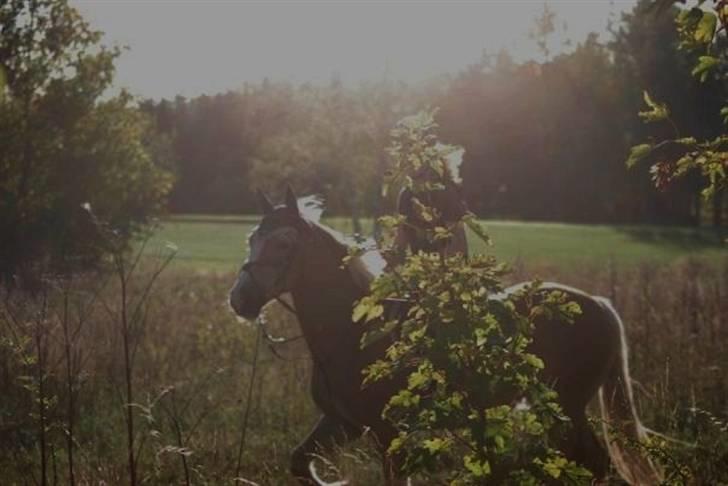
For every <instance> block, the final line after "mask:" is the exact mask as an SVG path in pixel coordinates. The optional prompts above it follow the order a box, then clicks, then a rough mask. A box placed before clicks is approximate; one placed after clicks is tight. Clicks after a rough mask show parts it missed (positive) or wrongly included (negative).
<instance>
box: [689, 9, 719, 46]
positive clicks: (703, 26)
mask: <svg viewBox="0 0 728 486" xmlns="http://www.w3.org/2000/svg"><path fill="white" fill-rule="evenodd" d="M717 25H718V17H717V16H716V15H715V14H714V13H713V12H707V11H703V16H702V17H701V18H700V21H699V22H698V25H697V26H696V28H695V34H694V36H695V40H696V41H697V42H700V43H702V44H710V43H712V42H713V36H715V28H716V27H717Z"/></svg>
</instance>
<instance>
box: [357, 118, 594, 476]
mask: <svg viewBox="0 0 728 486" xmlns="http://www.w3.org/2000/svg"><path fill="white" fill-rule="evenodd" d="M435 128H436V125H435V123H434V121H433V113H432V112H423V113H420V114H419V115H417V116H415V117H411V118H407V119H405V120H403V121H402V122H401V123H400V125H399V126H398V128H397V129H395V130H394V131H393V137H394V143H393V145H392V149H391V155H392V156H393V158H394V163H395V166H394V169H393V171H392V173H391V179H392V180H395V181H404V182H403V183H404V184H405V185H407V186H408V187H409V188H410V189H411V190H412V191H413V193H414V195H415V199H416V202H415V207H417V208H420V211H421V212H422V216H423V218H424V219H425V220H426V221H437V210H436V209H435V208H430V207H427V206H426V205H425V203H424V201H425V200H426V198H425V197H420V198H419V199H418V198H417V196H418V195H421V194H422V193H423V191H432V190H439V189H440V188H442V187H444V182H445V181H446V178H448V177H451V175H450V170H449V169H448V167H447V156H448V155H449V154H450V153H452V151H453V147H450V146H446V145H441V144H438V143H437V139H436V137H435V135H434V130H435ZM422 170H430V171H431V172H432V173H433V174H436V175H437V176H436V177H435V178H434V179H432V180H429V181H428V182H422V180H421V178H419V177H417V175H416V174H418V173H420V172H421V171H422ZM466 219H467V222H468V224H469V225H470V226H471V227H476V223H475V222H474V220H473V219H472V218H466ZM383 223H385V224H389V225H391V224H398V223H399V220H398V219H397V218H387V219H385V220H384V221H383ZM476 228H477V227H476ZM478 233H479V234H482V233H483V232H482V230H478ZM449 235H450V228H447V227H442V226H438V227H435V228H434V229H433V230H432V231H431V232H430V234H429V236H430V238H432V239H441V238H447V237H449ZM505 274H506V268H505V267H504V266H503V265H501V264H499V263H498V262H496V260H495V259H494V258H493V257H489V256H485V255H477V256H474V257H472V258H471V259H468V258H467V256H464V255H455V256H452V257H444V256H442V255H440V254H438V253H422V252H420V253H417V254H408V255H407V258H406V260H405V262H404V264H402V265H401V266H398V267H396V268H394V269H392V270H391V271H390V272H388V273H386V274H385V275H383V276H381V277H379V278H378V279H377V280H375V281H374V282H373V284H372V289H371V290H372V292H371V294H370V295H369V296H367V297H365V298H363V299H362V300H361V301H360V302H359V303H358V304H357V306H356V307H355V310H354V319H355V320H358V321H364V322H370V321H373V320H374V319H377V318H379V317H381V316H382V315H385V312H386V306H387V305H388V304H387V301H388V300H389V299H402V298H404V299H406V300H407V301H409V302H410V306H409V309H408V311H407V313H406V316H405V317H404V318H403V319H400V316H394V317H392V318H391V319H388V320H386V323H385V324H384V326H383V327H373V328H372V329H371V330H370V331H369V332H368V333H367V335H366V338H365V344H367V343H370V342H372V341H373V340H377V339H380V338H381V337H382V335H383V334H387V333H391V332H395V333H396V336H397V339H396V341H395V342H394V344H392V345H391V346H390V347H389V348H388V350H387V353H386V357H385V358H384V359H383V360H380V361H377V362H375V363H374V364H373V365H371V366H370V367H369V368H368V369H367V371H366V373H367V375H366V380H365V381H366V383H372V382H375V381H377V380H381V379H386V378H387V377H390V376H391V375H392V374H394V373H396V372H405V373H407V376H408V378H407V386H406V388H404V389H402V390H400V391H399V393H397V394H396V395H395V396H393V397H392V398H391V399H390V401H389V403H388V405H387V406H386V408H385V410H384V412H383V413H384V417H385V418H386V419H388V420H390V421H391V422H392V423H393V424H394V425H395V426H396V428H397V430H398V432H399V435H398V437H397V438H395V439H394V440H393V441H392V443H391V444H390V446H389V452H390V453H392V454H394V455H395V456H399V457H401V458H402V462H403V464H404V470H405V472H407V473H409V474H417V473H425V472H428V473H434V472H435V471H443V472H442V473H441V474H442V475H443V479H446V480H448V481H451V482H452V484H474V483H482V482H484V481H489V482H490V481H494V482H504V481H512V482H516V483H518V484H538V483H541V482H543V481H545V480H549V479H554V478H555V479H558V480H559V481H561V482H564V483H570V482H573V483H581V482H584V481H588V479H589V478H590V474H589V473H588V472H587V471H586V470H584V469H583V468H581V467H579V466H577V465H576V464H574V463H573V462H570V461H568V460H567V459H566V458H565V457H564V456H563V454H562V453H561V452H559V451H558V450H557V448H556V446H555V441H556V439H558V435H559V433H560V432H561V431H562V429H561V427H562V426H567V424H566V422H568V419H567V418H566V417H565V416H564V415H563V413H562V412H561V410H560V408H559V406H558V404H557V403H556V398H557V397H556V393H555V392H554V391H553V390H551V389H550V388H549V387H548V386H546V385H545V384H544V383H542V382H541V381H540V380H539V378H538V374H539V371H540V370H541V369H542V368H543V362H542V361H541V360H540V359H539V358H538V357H536V356H535V355H533V354H531V353H529V352H527V350H526V348H527V346H528V344H529V343H530V342H531V334H532V330H533V322H534V318H535V317H536V316H537V315H539V314H541V313H547V312H550V313H556V314H557V315H562V316H564V318H565V321H566V320H568V319H569V318H570V317H571V316H573V315H574V314H575V313H578V312H579V309H578V306H576V304H574V303H570V302H566V301H565V299H564V296H563V294H560V293H553V294H551V295H547V296H546V297H545V298H543V297H541V298H537V296H536V292H537V291H538V289H539V285H538V283H533V284H530V285H526V286H524V287H523V288H522V290H521V291H519V292H516V293H514V294H513V295H510V296H507V297H503V298H497V299H494V298H492V297H494V296H495V295H496V294H498V293H499V292H501V291H502V290H503V287H502V280H503V277H504V275H505ZM523 303H526V305H525V306H524V305H522V304H523ZM564 325H568V324H567V323H566V322H565V323H564ZM395 329H396V330H395Z"/></svg>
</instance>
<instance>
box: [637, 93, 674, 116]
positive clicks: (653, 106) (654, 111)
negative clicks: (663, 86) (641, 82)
mask: <svg viewBox="0 0 728 486" xmlns="http://www.w3.org/2000/svg"><path fill="white" fill-rule="evenodd" d="M642 98H643V99H644V100H645V104H646V105H647V106H648V108H649V110H647V111H640V112H639V117H640V118H642V119H643V120H644V121H645V123H654V122H658V121H663V120H667V118H668V117H669V116H670V110H669V109H668V108H667V105H666V104H665V103H659V102H657V101H655V100H653V99H652V97H651V96H650V94H649V93H648V92H647V91H644V92H643V93H642Z"/></svg>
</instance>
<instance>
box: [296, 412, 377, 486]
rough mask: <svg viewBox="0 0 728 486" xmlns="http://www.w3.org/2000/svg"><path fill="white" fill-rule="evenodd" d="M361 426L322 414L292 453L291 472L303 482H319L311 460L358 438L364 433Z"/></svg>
mask: <svg viewBox="0 0 728 486" xmlns="http://www.w3.org/2000/svg"><path fill="white" fill-rule="evenodd" d="M362 432H363V431H362V429H361V428H360V427H356V426H353V425H351V424H348V423H346V422H344V421H342V420H339V419H337V418H334V417H331V416H328V415H322V416H321V418H320V419H319V421H318V423H317V424H316V426H315V427H314V428H313V430H312V431H311V432H310V433H309V434H308V437H306V438H305V439H304V440H303V442H301V443H300V444H299V445H298V447H296V448H295V449H294V450H293V454H292V455H291V474H293V476H294V477H295V478H296V479H298V480H299V481H300V482H301V483H302V484H306V485H315V484H318V483H317V481H316V478H314V476H313V474H312V472H311V467H310V464H311V461H312V460H313V459H314V457H315V456H317V455H319V456H324V457H325V456H326V455H327V454H328V453H330V452H331V451H332V450H333V448H334V447H335V446H337V445H343V444H346V443H347V442H349V441H351V440H354V439H357V438H358V437H359V436H361V434H362Z"/></svg>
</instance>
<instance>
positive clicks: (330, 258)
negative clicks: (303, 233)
mask: <svg viewBox="0 0 728 486" xmlns="http://www.w3.org/2000/svg"><path fill="white" fill-rule="evenodd" d="M338 245H339V244H338V243H335V242H333V241H329V240H328V239H324V240H323V241H322V242H321V247H318V248H316V251H312V252H311V253H310V256H309V258H306V259H305V260H304V264H303V267H304V268H303V271H302V278H301V279H299V282H297V284H296V285H295V286H294V288H293V289H292V292H291V293H292V295H293V300H294V304H295V306H296V312H297V314H298V320H299V322H300V324H301V328H302V331H303V334H304V336H305V338H306V341H307V342H308V346H309V349H310V350H311V353H312V354H313V355H314V357H315V358H317V359H319V360H320V361H330V360H335V359H336V358H337V357H341V356H346V355H347V354H348V355H351V353H353V352H356V351H357V350H358V345H359V338H360V336H361V329H360V327H359V326H357V325H356V324H354V323H353V322H352V320H351V314H352V310H353V305H354V302H355V301H356V300H357V299H359V298H361V297H362V295H363V292H362V290H361V287H359V286H358V285H357V284H356V282H355V281H354V278H353V277H352V275H351V273H350V272H349V271H348V270H347V269H342V261H341V259H342V258H343V257H344V256H345V255H346V250H345V248H342V247H340V246H338Z"/></svg>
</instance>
